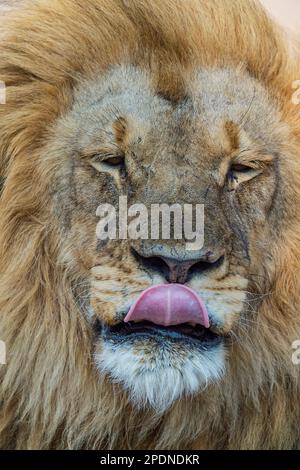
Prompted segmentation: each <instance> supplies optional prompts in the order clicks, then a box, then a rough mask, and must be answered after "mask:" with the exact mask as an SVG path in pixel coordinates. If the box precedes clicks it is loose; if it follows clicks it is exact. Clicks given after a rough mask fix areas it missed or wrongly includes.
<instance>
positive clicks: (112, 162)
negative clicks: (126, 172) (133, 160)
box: [90, 154, 125, 171]
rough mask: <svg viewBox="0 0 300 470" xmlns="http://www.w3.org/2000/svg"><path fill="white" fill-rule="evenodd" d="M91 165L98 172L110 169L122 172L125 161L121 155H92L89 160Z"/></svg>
mask: <svg viewBox="0 0 300 470" xmlns="http://www.w3.org/2000/svg"><path fill="white" fill-rule="evenodd" d="M90 163H91V165H92V166H93V167H94V168H95V169H96V170H98V171H108V170H109V169H110V168H111V169H120V170H122V169H123V168H124V167H125V159H124V156H122V155H98V154H97V155H94V156H93V157H92V158H90Z"/></svg>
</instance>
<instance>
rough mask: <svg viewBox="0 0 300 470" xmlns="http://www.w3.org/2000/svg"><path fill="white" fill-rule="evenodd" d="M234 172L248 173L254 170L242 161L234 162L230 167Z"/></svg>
mask: <svg viewBox="0 0 300 470" xmlns="http://www.w3.org/2000/svg"><path fill="white" fill-rule="evenodd" d="M230 171H231V172H232V173H247V172H250V171H253V168H251V167H250V166H246V165H242V164H241V163H233V164H232V165H231V167H230Z"/></svg>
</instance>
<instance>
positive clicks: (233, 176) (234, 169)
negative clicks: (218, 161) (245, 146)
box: [227, 163, 262, 191]
mask: <svg viewBox="0 0 300 470" xmlns="http://www.w3.org/2000/svg"><path fill="white" fill-rule="evenodd" d="M261 171H262V169H260V168H253V167H251V166H247V165H243V164H242V163H233V164H232V165H231V166H230V168H229V171H228V176H227V180H228V188H229V191H234V190H235V189H236V188H237V187H238V185H239V184H240V183H245V182H246V181H249V180H251V179H252V178H254V177H255V176H257V175H259V174H260V173H261Z"/></svg>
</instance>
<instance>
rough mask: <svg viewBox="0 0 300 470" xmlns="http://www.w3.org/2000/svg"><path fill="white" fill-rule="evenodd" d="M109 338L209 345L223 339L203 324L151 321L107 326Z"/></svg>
mask: <svg viewBox="0 0 300 470" xmlns="http://www.w3.org/2000/svg"><path fill="white" fill-rule="evenodd" d="M103 333H104V335H105V337H106V338H107V339H109V338H111V339H113V338H114V339H115V340H119V341H126V340H130V339H154V340H158V339H163V338H165V339H169V340H171V341H184V342H191V343H194V345H198V346H200V345H201V346H204V345H206V346H207V347H209V346H210V345H214V344H215V343H217V342H219V341H220V340H221V337H220V336H219V335H218V334H217V333H214V332H213V331H212V330H211V329H209V328H205V327H204V326H202V325H195V324H189V323H183V324H180V325H171V326H162V325H156V324H155V323H152V322H150V321H139V322H128V323H125V322H121V323H118V324H117V325H114V326H111V327H107V326H105V328H104V331H103Z"/></svg>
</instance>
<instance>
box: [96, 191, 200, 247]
mask: <svg viewBox="0 0 300 470" xmlns="http://www.w3.org/2000/svg"><path fill="white" fill-rule="evenodd" d="M96 215H97V217H100V221H99V223H98V224H97V230H96V234H97V238H98V239H99V240H102V241H106V240H127V239H131V240H149V239H150V240H171V239H174V240H184V241H185V242H186V244H185V248H186V250H188V251H191V250H200V249H201V248H202V247H203V245H204V205H203V204H196V205H193V204H183V205H181V204H171V205H169V204H151V206H150V209H148V208H147V207H146V206H145V205H144V204H133V205H132V206H129V207H128V201H127V196H120V197H119V204H118V207H117V208H115V207H114V206H113V205H112V204H101V205H100V206H99V207H98V209H97V212H96Z"/></svg>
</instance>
